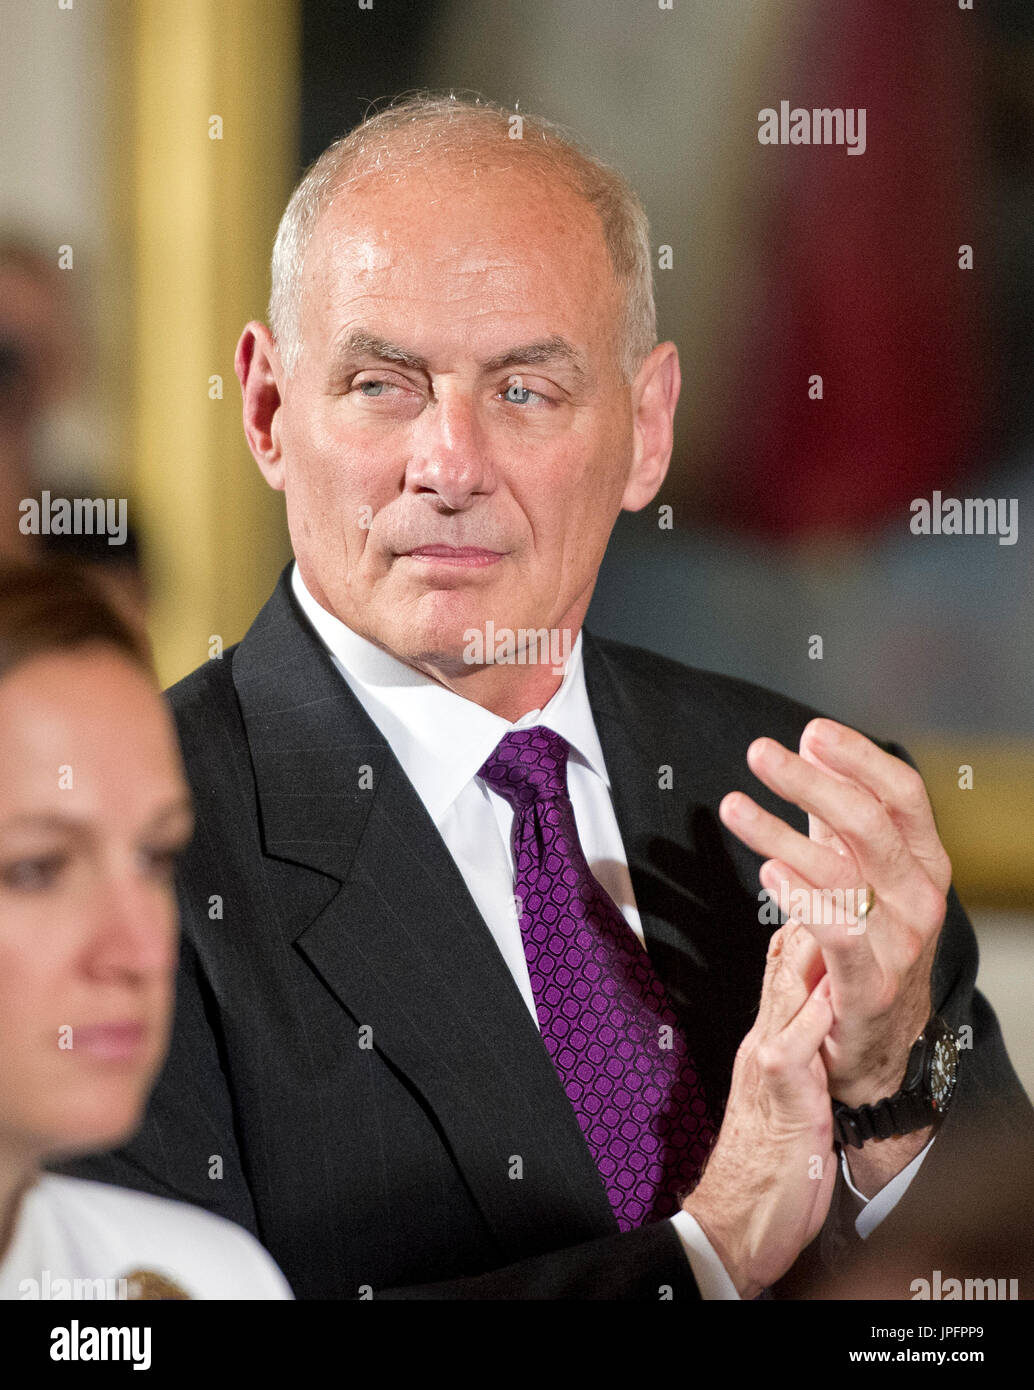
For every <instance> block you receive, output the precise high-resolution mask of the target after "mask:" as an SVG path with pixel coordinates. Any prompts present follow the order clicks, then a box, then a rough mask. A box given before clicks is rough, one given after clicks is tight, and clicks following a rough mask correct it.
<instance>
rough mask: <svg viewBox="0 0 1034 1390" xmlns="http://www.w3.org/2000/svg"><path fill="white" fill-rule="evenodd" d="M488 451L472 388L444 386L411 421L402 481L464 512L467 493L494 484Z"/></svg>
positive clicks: (469, 497) (470, 494) (486, 489)
mask: <svg viewBox="0 0 1034 1390" xmlns="http://www.w3.org/2000/svg"><path fill="white" fill-rule="evenodd" d="M490 450H491V445H490V441H489V438H488V432H487V430H486V427H485V422H484V420H483V419H482V417H481V414H480V412H479V410H478V406H477V402H476V401H475V399H474V397H473V396H472V394H471V392H470V391H469V390H468V389H466V388H464V387H461V386H459V385H455V386H451V385H447V386H445V387H443V388H442V389H441V390H440V391H439V394H438V397H437V399H436V400H435V401H434V402H433V403H432V404H431V405H430V406H429V407H428V408H427V409H426V410H423V411H422V412H421V414H420V417H419V420H418V421H417V423H416V427H415V433H414V437H413V454H412V458H411V460H410V464H409V467H408V468H407V470H406V480H407V485H408V487H409V488H410V489H411V490H412V491H414V492H420V493H426V494H433V495H434V498H435V499H436V500H437V501H438V503H439V505H440V506H442V507H443V508H445V509H447V510H449V511H464V510H465V509H466V508H467V507H469V506H470V503H471V500H472V498H474V497H475V496H477V495H478V494H479V493H485V492H490V491H491V490H492V488H493V487H494V486H495V478H494V471H493V468H492V463H491V456H490Z"/></svg>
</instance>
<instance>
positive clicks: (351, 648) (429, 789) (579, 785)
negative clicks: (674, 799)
mask: <svg viewBox="0 0 1034 1390" xmlns="http://www.w3.org/2000/svg"><path fill="white" fill-rule="evenodd" d="M291 586H292V589H293V591H294V594H295V597H296V598H297V600H298V602H299V604H300V605H301V608H302V611H303V612H304V613H305V615H306V617H307V618H308V619H309V621H310V623H311V624H312V626H313V627H314V629H315V630H316V633H317V634H318V636H319V637H320V639H321V640H322V641H323V643H324V645H325V646H326V648H327V650H328V652H329V653H330V655H331V657H332V658H333V661H334V664H335V666H336V667H337V669H338V671H340V673H341V675H342V677H343V678H344V680H345V682H346V683H347V685H348V687H349V689H350V690H351V691H352V693H353V695H355V697H356V699H357V700H358V701H359V703H360V704H361V705H362V707H363V709H364V710H365V711H366V713H367V714H368V715H369V716H370V718H371V719H372V720H373V722H374V724H376V726H377V728H378V729H379V730H380V731H381V733H382V734H383V735H384V737H385V739H386V740H387V741H388V743H389V745H390V746H391V750H392V752H393V753H394V754H395V757H396V758H397V759H398V761H399V763H400V764H401V765H402V770H403V771H404V772H405V774H406V776H407V777H408V778H409V780H410V781H411V782H412V784H413V786H414V788H415V789H416V792H417V795H418V796H419V797H420V800H421V801H422V802H423V804H424V806H425V807H426V809H427V812H428V815H429V816H430V817H431V819H432V821H433V822H434V824H435V825H436V826H437V828H438V831H439V833H440V834H441V836H442V839H443V840H444V841H445V844H446V847H447V848H448V850H449V853H450V854H451V855H452V857H453V859H454V860H455V862H456V866H457V868H458V869H459V871H460V873H461V874H462V875H463V879H464V882H465V883H466V885H467V887H468V889H469V890H470V894H471V897H472V898H473V899H474V902H475V903H476V904H477V907H478V909H479V911H480V912H481V915H482V917H484V919H485V923H486V925H487V927H488V930H489V931H490V932H491V933H492V936H493V938H494V939H495V942H496V945H497V946H498V947H499V950H500V952H501V953H502V956H503V960H504V961H505V962H506V964H507V967H508V969H509V970H510V973H511V974H512V975H513V978H514V982H515V983H516V985H517V988H518V989H519V990H520V992H521V996H522V998H523V999H524V1002H525V1004H526V1005H527V1008H528V1012H529V1013H530V1014H531V1017H532V1019H533V1020H534V1021H535V1026H536V1027H538V1015H537V1013H536V1009H535V999H534V996H533V994H532V991H531V981H530V978H529V975H528V963H527V960H526V959H525V955H524V943H523V940H522V938H521V929H520V921H519V918H518V915H517V910H516V904H515V902H514V886H513V885H514V865H513V849H512V846H511V842H510V832H511V829H512V826H513V808H512V806H511V805H510V803H509V802H508V801H507V800H506V798H505V797H504V796H500V795H499V793H497V792H495V791H492V790H490V789H489V788H488V786H487V785H486V784H485V783H484V782H483V781H482V780H481V779H480V778H479V777H478V776H477V772H478V769H479V768H480V767H481V766H482V764H483V763H484V761H485V759H486V758H487V757H488V756H489V754H490V753H491V752H492V751H493V750H494V749H495V748H496V746H497V745H498V743H499V741H500V739H502V738H503V736H504V735H505V734H507V733H509V732H510V731H511V730H512V729H527V728H531V727H533V726H534V725H538V724H541V725H545V726H546V727H547V728H550V729H552V730H553V731H554V732H555V733H558V734H560V735H561V736H562V737H563V738H565V739H566V740H567V742H568V743H569V744H570V746H571V753H570V757H569V760H568V773H567V788H568V792H569V793H570V797H571V804H572V806H573V808H574V818H575V824H576V826H577V829H578V838H579V840H580V842H581V846H582V850H583V852H584V854H585V858H586V860H587V862H588V864H589V867H590V869H591V870H592V872H593V874H594V875H595V877H596V878H597V879H598V880H599V882H600V883H601V884H602V885H603V887H604V888H605V889H606V891H607V893H609V895H610V896H611V898H613V900H614V902H615V903H616V904H617V906H618V908H619V909H620V910H621V912H622V914H623V915H624V917H625V920H626V921H627V922H628V925H629V927H630V928H631V929H632V931H633V932H635V934H636V936H637V937H638V938H639V940H640V942H641V943H642V944H643V945H644V947H645V944H646V943H645V939H644V937H643V928H642V924H641V922H640V918H639V912H638V910H637V908H636V904H635V896H634V894H633V892H632V880H631V877H630V875H629V872H628V860H627V858H626V855H625V849H624V845H623V844H622V842H621V832H620V831H619V829H618V824H617V817H616V816H615V814H614V806H613V803H612V801H611V796H610V778H609V776H608V775H607V766H606V763H605V762H604V760H603V750H602V748H601V747H600V741H599V737H598V735H597V733H596V725H595V722H594V720H593V717H592V710H591V709H590V707H589V696H588V692H587V691H586V688H585V673H584V670H583V667H582V635H581V633H580V632H579V634H578V637H577V639H576V641H575V643H574V648H573V650H572V652H571V658H570V660H569V661H568V663H567V669H566V671H565V673H564V678H563V680H562V682H561V684H560V688H559V690H557V692H556V694H555V695H554V696H553V697H552V699H550V700H549V701H548V702H547V704H546V705H545V706H544V707H543V708H542V709H534V710H529V711H528V713H527V714H525V715H523V716H522V717H521V718H520V719H518V720H517V722H516V723H514V724H510V723H508V722H507V721H506V720H505V719H503V718H501V717H500V716H499V715H497V714H493V713H492V712H491V710H487V709H484V708H483V707H482V706H481V705H477V704H475V703H474V702H473V701H471V700H467V699H464V697H463V696H462V695H457V694H455V693H454V692H453V691H451V690H447V689H446V688H445V687H444V686H443V685H439V684H438V683H437V682H436V681H433V680H431V678H430V677H429V676H425V675H423V674H422V673H421V672H419V671H416V670H414V669H413V668H412V667H411V666H407V665H406V664H405V663H404V662H402V661H399V660H398V659H397V658H396V657H394V656H391V655H390V654H389V653H388V652H386V651H383V650H382V649H381V648H380V647H378V646H376V645H375V644H374V643H372V642H369V641H367V640H366V638H364V637H360V636H359V635H358V634H357V633H355V632H353V631H352V630H351V628H348V627H346V626H345V625H344V623H342V622H340V621H339V620H338V619H337V618H335V617H334V616H333V615H332V614H330V613H328V612H327V611H326V609H324V608H322V607H320V605H319V604H318V603H317V602H316V600H315V599H314V598H313V597H312V595H311V594H310V593H309V591H308V589H307V588H306V587H305V583H304V581H303V580H302V577H301V575H300V574H299V572H298V566H297V564H296V565H294V567H293V569H292V574H291ZM928 1147H929V1146H928ZM925 1153H926V1149H924V1150H923V1153H922V1154H920V1155H919V1156H918V1157H917V1158H916V1159H914V1160H913V1161H912V1163H910V1164H909V1166H908V1168H906V1169H904V1170H903V1171H902V1172H901V1173H899V1174H898V1175H897V1177H896V1178H895V1179H894V1180H893V1183H890V1184H888V1186H887V1187H885V1188H884V1189H883V1190H882V1191H881V1192H879V1193H878V1194H877V1195H876V1197H874V1198H873V1199H872V1200H871V1201H870V1202H868V1204H867V1205H866V1207H865V1208H864V1210H863V1211H861V1212H860V1213H859V1214H858V1217H857V1218H856V1222H855V1226H856V1229H857V1231H858V1233H859V1235H861V1236H863V1237H865V1236H867V1235H869V1233H870V1232H871V1231H872V1230H874V1229H875V1228H876V1226H877V1225H878V1224H879V1223H880V1221H882V1220H883V1218H884V1217H885V1216H886V1215H887V1213H888V1212H889V1211H890V1210H891V1208H892V1207H893V1206H894V1204H895V1202H897V1200H898V1199H899V1198H900V1196H901V1194H902V1193H903V1192H904V1191H905V1189H906V1188H907V1187H908V1184H909V1182H910V1181H911V1179H912V1177H913V1176H914V1174H915V1173H916V1172H917V1171H918V1169H919V1164H920V1162H921V1161H922V1158H923V1156H924V1155H925ZM844 1172H845V1175H846V1174H847V1167H846V1163H845V1165H844ZM906 1175H907V1176H906ZM895 1185H897V1186H896V1187H895ZM891 1188H895V1190H894V1192H893V1193H891V1192H890V1189H891ZM852 1190H853V1191H857V1189H855V1188H854V1187H853V1184H852ZM888 1193H890V1200H889V1201H887V1200H883V1199H885V1197H886V1195H887V1194H888ZM858 1195H859V1196H861V1194H860V1193H859V1194H858ZM863 1200H864V1198H863ZM670 1219H671V1222H672V1225H673V1226H674V1227H675V1229H676V1230H677V1232H678V1234H679V1238H680V1239H681V1241H682V1245H683V1248H684V1250H685V1252H686V1257H687V1258H688V1260H689V1263H690V1267H691V1269H692V1271H693V1276H694V1278H695V1279H696V1282H697V1286H698V1287H699V1289H700V1293H701V1296H702V1297H703V1298H705V1299H736V1298H738V1297H739V1295H738V1294H737V1292H736V1289H735V1286H734V1284H733V1282H732V1280H731V1279H730V1278H729V1275H728V1274H727V1273H726V1271H725V1268H724V1266H723V1265H722V1262H721V1260H720V1259H719V1258H718V1256H717V1255H716V1253H715V1251H714V1249H713V1248H712V1246H711V1244H710V1242H709V1241H708V1239H707V1237H706V1236H705V1235H704V1232H703V1230H702V1229H701V1228H700V1225H699V1223H698V1222H697V1221H696V1220H695V1219H694V1218H693V1217H692V1216H691V1215H690V1214H689V1212H685V1211H683V1212H679V1213H678V1214H677V1215H675V1216H673V1217H671V1218H670Z"/></svg>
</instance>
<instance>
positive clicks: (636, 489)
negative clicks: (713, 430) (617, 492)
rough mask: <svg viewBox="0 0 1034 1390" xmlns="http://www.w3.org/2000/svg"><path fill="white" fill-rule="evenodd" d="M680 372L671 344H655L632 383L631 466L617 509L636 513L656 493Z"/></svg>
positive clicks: (664, 468) (661, 477) (670, 441)
mask: <svg viewBox="0 0 1034 1390" xmlns="http://www.w3.org/2000/svg"><path fill="white" fill-rule="evenodd" d="M681 386H682V373H681V372H680V371H679V351H678V348H677V347H676V346H675V344H674V343H658V344H657V346H656V347H655V348H654V350H653V352H651V353H650V355H649V357H647V359H646V361H645V362H644V363H643V365H642V366H641V367H640V368H639V371H638V372H637V373H636V378H635V381H634V382H633V383H632V427H633V442H632V451H633V452H632V467H631V470H630V471H629V475H628V482H627V483H626V484H625V491H624V495H623V496H622V498H621V507H622V510H623V511H626V512H638V511H640V510H641V509H642V508H643V507H645V506H646V505H647V503H649V502H652V501H653V499H654V498H655V497H656V496H657V493H658V492H659V491H660V486H661V483H663V482H664V479H665V476H666V474H667V472H668V464H669V462H670V461H671V450H672V444H673V442H674V437H675V436H674V419H675V407H676V406H677V405H678V401H679V390H680V388H681Z"/></svg>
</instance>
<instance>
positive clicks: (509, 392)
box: [506, 382, 537, 405]
mask: <svg viewBox="0 0 1034 1390" xmlns="http://www.w3.org/2000/svg"><path fill="white" fill-rule="evenodd" d="M536 394H537V393H536V392H534V391H532V390H531V389H530V388H529V387H527V386H518V385H517V383H516V382H513V383H512V384H511V385H510V386H508V387H507V388H506V399H507V400H508V401H510V402H512V404H513V405H526V404H527V398H528V396H534V395H536Z"/></svg>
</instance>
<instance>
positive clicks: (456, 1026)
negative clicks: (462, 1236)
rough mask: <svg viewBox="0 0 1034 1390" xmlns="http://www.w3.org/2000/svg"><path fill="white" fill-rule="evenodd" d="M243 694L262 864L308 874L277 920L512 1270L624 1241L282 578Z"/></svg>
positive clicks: (438, 870)
mask: <svg viewBox="0 0 1034 1390" xmlns="http://www.w3.org/2000/svg"><path fill="white" fill-rule="evenodd" d="M233 678H234V683H235V685H236V688H237V693H238V698H239V701H240V706H241V711H242V715H243V718H244V723H245V727H246V730H247V737H248V742H249V745H250V750H251V756H252V762H253V767H254V771H255V779H256V784H257V788H258V801H259V811H260V817H261V826H262V838H263V850H264V853H265V854H266V855H268V856H270V857H273V858H275V859H278V860H282V861H285V862H286V863H287V864H289V865H293V866H295V868H294V869H293V870H290V871H289V873H290V875H291V879H292V880H293V881H295V882H296V884H297V892H296V893H293V894H291V895H290V901H288V902H287V903H286V904H284V903H278V909H280V911H281V916H282V918H283V920H284V926H285V929H286V930H287V931H288V932H289V934H290V936H291V938H292V940H293V941H294V943H295V945H296V948H297V949H298V950H299V951H300V952H301V954H302V955H303V956H304V957H305V958H306V959H307V960H308V961H309V963H310V964H311V966H312V968H313V969H314V971H315V972H316V973H317V974H318V975H319V976H320V978H321V979H322V980H323V981H324V983H325V985H326V986H327V987H328V988H329V989H330V990H331V991H332V992H333V993H334V995H335V996H336V997H337V999H338V1000H339V1001H340V1003H341V1004H342V1006H343V1007H344V1008H345V1009H346V1010H347V1011H348V1012H349V1013H350V1014H351V1016H352V1017H353V1018H354V1019H355V1020H356V1022H357V1024H365V1025H368V1026H369V1027H370V1028H371V1029H372V1042H373V1047H374V1048H375V1049H376V1050H377V1051H378V1052H379V1053H380V1054H381V1055H382V1056H383V1057H384V1058H385V1059H386V1060H387V1061H388V1062H389V1064H390V1065H392V1066H393V1067H395V1068H396V1069H397V1070H398V1071H399V1072H401V1073H402V1074H403V1075H404V1076H405V1077H406V1078H407V1080H408V1082H409V1083H410V1084H411V1085H412V1086H413V1087H415V1088H416V1090H417V1091H418V1092H419V1094H420V1095H421V1096H422V1097H423V1099H424V1100H425V1102H426V1104H427V1106H428V1107H429V1109H430V1110H431V1111H432V1112H433V1114H434V1116H435V1118H436V1120H437V1122H438V1123H439V1125H440V1126H441V1128H442V1129H443V1131H444V1133H445V1135H446V1138H447V1141H448V1144H449V1147H450V1149H451V1150H452V1152H453V1154H454V1157H455V1159H456V1162H457V1164H458V1165H459V1167H460V1169H461V1171H462V1172H463V1174H464V1177H465V1179H466V1181H467V1183H468V1185H469V1187H470V1190H471V1192H472V1194H473V1196H474V1198H475V1200H476V1201H477V1203H478V1205H479V1207H480V1208H481V1211H482V1213H483V1215H484V1217H485V1219H486V1221H487V1222H488V1224H489V1226H490V1227H491V1228H492V1229H493V1231H494V1233H495V1235H496V1236H497V1238H498V1240H499V1242H500V1244H501V1246H502V1248H503V1250H504V1251H505V1252H506V1255H507V1258H520V1257H522V1256H524V1255H530V1254H533V1253H537V1249H538V1246H537V1245H536V1244H535V1243H534V1242H535V1240H536V1236H535V1233H536V1232H537V1233H539V1234H538V1237H537V1239H538V1240H539V1242H540V1241H541V1233H542V1232H549V1233H550V1239H551V1240H553V1239H562V1240H564V1241H566V1242H577V1241H579V1240H585V1239H591V1238H593V1237H595V1236H600V1235H608V1234H611V1233H612V1232H613V1231H614V1230H616V1224H615V1222H614V1218H613V1215H612V1213H611V1209H610V1204H609V1202H608V1200H607V1196H606V1192H605V1190H604V1187H603V1184H602V1181H601V1179H600V1177H599V1174H598V1172H597V1170H596V1166H595V1164H594V1162H593V1160H592V1157H591V1155H590V1153H589V1151H588V1148H587V1147H586V1145H585V1142H584V1139H583V1137H582V1134H581V1130H580V1129H579V1127H578V1122H577V1120H576V1118H575V1116H574V1112H573V1111H572V1109H571V1106H570V1104H569V1102H568V1100H567V1097H566V1096H565V1094H564V1092H563V1089H562V1087H561V1085H560V1082H559V1080H558V1078H557V1075H556V1072H555V1070H554V1068H553V1065H552V1063H551V1061H550V1059H549V1056H548V1054H547V1053H546V1051H545V1049H544V1047H543V1046H542V1042H541V1039H540V1037H539V1034H538V1031H537V1029H536V1028H535V1026H534V1023H533V1022H532V1020H531V1018H530V1017H529V1015H528V1012H527V1009H526V1008H525V1006H524V1002H523V1000H522V998H521V996H520V993H519V991H518V989H517V987H516V985H515V984H514V982H513V979H512V977H511V976H510V974H509V971H508V970H507V968H506V965H505V963H504V961H503V959H502V957H501V955H500V953H499V950H498V948H497V947H496V944H495V942H494V940H493V938H492V936H491V933H490V932H489V930H488V928H487V926H486V925H485V923H484V920H483V919H482V917H481V915H480V913H479V912H478V909H477V907H476V905H475V903H474V901H473V899H472V898H471V896H470V893H469V891H468V890H467V887H466V884H465V883H464V881H463V878H462V875H461V874H460V872H459V870H458V869H457V867H456V865H455V863H454V861H453V859H452V856H451V855H450V854H449V852H448V850H447V848H446V846H445V843H444V841H443V840H442V838H441V836H440V835H439V833H438V831H437V829H436V827H435V826H434V824H433V822H432V821H431V819H430V817H429V816H428V814H427V812H426V810H425V808H424V806H423V804H422V803H421V801H420V799H419V797H418V796H417V794H416V792H415V790H414V789H413V787H412V784H411V783H410V782H409V780H408V778H407V777H406V776H405V774H404V772H403V771H402V768H401V767H400V765H399V763H398V761H397V760H396V758H395V756H394V754H393V753H392V751H391V749H390V747H389V746H388V745H387V743H386V742H385V740H384V738H383V736H382V735H381V733H380V731H379V730H378V729H377V727H376V726H375V725H374V724H373V723H372V721H371V720H370V719H369V718H368V716H367V715H366V713H365V711H364V710H363V709H362V707H361V706H360V705H359V703H358V701H356V699H355V698H354V696H353V695H352V693H351V691H350V690H349V689H348V687H347V685H346V684H345V682H344V681H343V680H342V678H341V676H340V674H339V673H338V672H337V670H336V669H335V668H334V666H333V664H332V662H331V659H330V657H329V656H328V654H327V653H326V651H325V650H324V648H323V646H322V644H321V643H320V642H319V640H318V638H317V637H316V636H315V634H314V633H313V632H312V631H311V629H310V628H309V626H308V624H307V622H306V621H305V619H304V617H303V616H302V615H301V614H300V613H299V612H298V610H297V609H296V607H295V604H294V600H293V597H292V596H291V594H290V591H289V584H288V581H287V575H286V573H285V575H284V576H282V578H281V581H280V584H279V586H278V588H277V590H276V592H275V593H274V595H273V597H272V598H271V599H270V601H269V603H268V604H267V605H266V607H265V608H264V609H263V611H262V613H261V614H260V615H259V617H258V618H257V619H256V622H255V624H254V625H253V627H252V628H251V630H250V631H249V633H248V635H247V636H246V637H245V639H244V641H243V642H242V643H241V644H240V646H239V648H238V649H237V651H236V652H235V654H234V661H233ZM363 783H367V784H370V785H369V786H368V788H367V789H363V785H362V784H363ZM529 1241H531V1242H532V1243H531V1244H529Z"/></svg>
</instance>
